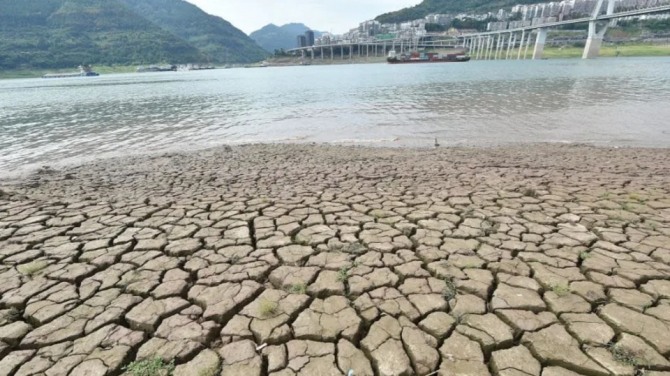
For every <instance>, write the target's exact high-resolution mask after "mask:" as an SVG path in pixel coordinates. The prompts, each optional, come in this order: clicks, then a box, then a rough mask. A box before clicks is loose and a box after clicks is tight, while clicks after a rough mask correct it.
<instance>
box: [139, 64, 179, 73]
mask: <svg viewBox="0 0 670 376" xmlns="http://www.w3.org/2000/svg"><path fill="white" fill-rule="evenodd" d="M176 71H177V66H176V65H150V66H148V67H142V66H140V67H137V73H147V72H176Z"/></svg>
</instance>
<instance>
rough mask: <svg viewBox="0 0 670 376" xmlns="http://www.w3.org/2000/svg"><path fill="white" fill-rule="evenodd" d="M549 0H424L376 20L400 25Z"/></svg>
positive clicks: (385, 14)
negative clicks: (435, 16) (436, 16)
mask: <svg viewBox="0 0 670 376" xmlns="http://www.w3.org/2000/svg"><path fill="white" fill-rule="evenodd" d="M546 1H547V0H423V1H422V2H421V3H420V4H418V5H415V6H413V7H409V8H404V9H401V10H398V11H395V12H390V13H384V14H382V15H380V16H377V18H375V19H376V20H377V21H379V22H381V23H400V22H405V21H411V20H416V19H419V18H424V17H425V16H427V15H429V14H432V13H452V14H454V13H470V12H473V13H474V12H478V13H483V12H488V11H497V10H498V9H501V8H508V9H509V8H511V7H513V6H514V5H516V4H538V3H544V2H546Z"/></svg>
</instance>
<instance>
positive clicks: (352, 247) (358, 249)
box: [342, 242, 367, 255]
mask: <svg viewBox="0 0 670 376" xmlns="http://www.w3.org/2000/svg"><path fill="white" fill-rule="evenodd" d="M366 249H367V248H365V246H364V245H363V244H361V243H358V242H356V243H351V244H349V245H347V246H346V247H345V248H344V249H343V250H342V251H343V252H345V253H353V254H356V255H357V254H360V253H363V251H365V250H366Z"/></svg>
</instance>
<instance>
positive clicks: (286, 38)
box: [249, 23, 323, 52]
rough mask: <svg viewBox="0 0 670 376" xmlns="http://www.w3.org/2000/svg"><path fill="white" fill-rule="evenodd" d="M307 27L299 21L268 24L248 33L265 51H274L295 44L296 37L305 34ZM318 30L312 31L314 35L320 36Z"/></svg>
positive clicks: (289, 47) (291, 46) (294, 45)
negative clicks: (281, 24)
mask: <svg viewBox="0 0 670 376" xmlns="http://www.w3.org/2000/svg"><path fill="white" fill-rule="evenodd" d="M307 30H310V29H309V27H307V26H305V25H304V24H301V23H290V24H286V25H283V26H277V25H275V24H269V25H266V26H263V28H261V29H259V30H256V31H254V32H253V33H251V34H249V36H250V37H251V39H253V40H255V41H256V43H258V44H259V45H260V46H261V47H263V49H264V50H265V51H268V52H274V51H275V50H280V49H282V48H283V49H285V50H288V49H291V48H295V47H296V46H297V37H298V35H300V34H305V32H306V31H307ZM321 34H323V33H321V32H320V31H315V32H314V37H315V38H318V37H320V36H321Z"/></svg>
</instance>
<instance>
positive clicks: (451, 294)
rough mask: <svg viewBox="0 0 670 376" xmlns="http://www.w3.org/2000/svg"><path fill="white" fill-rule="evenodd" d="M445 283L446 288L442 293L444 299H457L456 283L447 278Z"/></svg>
mask: <svg viewBox="0 0 670 376" xmlns="http://www.w3.org/2000/svg"><path fill="white" fill-rule="evenodd" d="M444 283H445V284H446V286H445V287H444V290H443V291H442V296H443V297H444V299H446V300H447V301H449V300H451V299H453V298H455V297H456V285H454V281H453V280H451V278H445V279H444Z"/></svg>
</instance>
